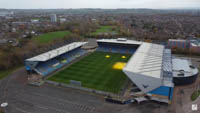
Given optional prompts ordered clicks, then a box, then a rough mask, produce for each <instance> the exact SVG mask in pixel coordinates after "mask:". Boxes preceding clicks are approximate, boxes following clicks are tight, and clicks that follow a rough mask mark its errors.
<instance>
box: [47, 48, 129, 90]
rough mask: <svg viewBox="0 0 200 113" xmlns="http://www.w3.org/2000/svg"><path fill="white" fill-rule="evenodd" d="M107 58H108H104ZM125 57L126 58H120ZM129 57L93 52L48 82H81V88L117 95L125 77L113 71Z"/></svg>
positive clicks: (119, 72)
mask: <svg viewBox="0 0 200 113" xmlns="http://www.w3.org/2000/svg"><path fill="white" fill-rule="evenodd" d="M106 56H109V57H106ZM122 56H126V58H122ZM130 56H131V55H127V54H118V53H105V52H94V53H91V54H90V55H89V56H86V57H85V58H83V59H81V60H80V61H78V62H76V63H74V64H72V65H71V66H69V67H67V68H66V69H64V70H62V71H60V72H58V73H56V74H55V75H53V76H52V77H50V78H48V80H52V81H56V82H61V83H67V84H69V82H70V80H76V81H81V82H82V86H83V87H87V88H92V89H97V90H102V91H107V92H112V93H118V92H119V91H120V89H121V87H122V85H123V84H124V83H125V81H126V79H127V77H126V75H125V74H124V73H123V72H122V70H120V69H114V68H113V67H114V65H115V64H116V63H117V62H118V63H119V62H122V63H126V62H127V61H128V59H129V58H130Z"/></svg>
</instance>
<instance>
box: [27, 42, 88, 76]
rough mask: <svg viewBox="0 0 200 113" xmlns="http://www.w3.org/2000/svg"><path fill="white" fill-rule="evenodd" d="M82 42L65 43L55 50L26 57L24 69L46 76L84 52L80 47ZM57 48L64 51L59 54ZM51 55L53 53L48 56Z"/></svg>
mask: <svg viewBox="0 0 200 113" xmlns="http://www.w3.org/2000/svg"><path fill="white" fill-rule="evenodd" d="M83 44H85V43H83ZM83 44H76V43H74V44H71V45H66V46H64V47H61V48H58V50H57V51H56V50H52V51H50V52H47V53H45V54H43V55H39V56H36V57H33V58H30V59H27V60H26V61H25V65H26V66H25V67H26V70H27V71H28V72H31V73H38V74H39V75H42V76H47V75H48V74H50V73H52V72H54V71H56V70H58V69H60V68H62V67H63V66H65V65H67V64H69V63H70V62H72V61H73V60H75V59H76V58H78V57H80V56H82V55H84V54H86V53H87V51H85V50H83V49H82V48H81V47H82V45H83ZM70 47H71V49H69V48H70ZM59 49H60V51H64V52H63V53H61V54H59V53H58V52H59ZM64 49H65V50H64ZM67 49H68V50H67ZM55 53H56V54H57V55H56V54H55ZM51 55H52V56H53V55H54V57H52V58H50V57H51ZM47 56H49V58H44V57H47ZM42 58H43V59H42Z"/></svg>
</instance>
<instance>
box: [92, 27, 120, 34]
mask: <svg viewBox="0 0 200 113" xmlns="http://www.w3.org/2000/svg"><path fill="white" fill-rule="evenodd" d="M113 27H115V26H101V27H100V28H99V29H97V30H96V32H93V33H91V34H92V35H101V34H104V33H110V34H118V33H119V30H118V28H117V27H116V29H115V30H114V29H113Z"/></svg>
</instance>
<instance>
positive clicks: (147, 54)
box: [25, 38, 198, 103]
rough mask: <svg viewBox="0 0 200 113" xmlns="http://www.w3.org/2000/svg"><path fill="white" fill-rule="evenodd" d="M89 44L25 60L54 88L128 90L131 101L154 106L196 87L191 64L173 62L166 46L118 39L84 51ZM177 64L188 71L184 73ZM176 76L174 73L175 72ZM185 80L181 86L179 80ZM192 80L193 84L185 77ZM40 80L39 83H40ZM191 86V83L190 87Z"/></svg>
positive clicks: (29, 68)
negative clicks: (151, 102) (180, 90)
mask: <svg viewBox="0 0 200 113" xmlns="http://www.w3.org/2000/svg"><path fill="white" fill-rule="evenodd" d="M87 44H88V42H74V43H71V44H68V45H65V46H62V47H60V48H57V49H55V50H51V51H49V52H46V53H43V54H40V55H38V56H35V57H32V58H29V59H26V60H25V68H26V70H27V73H28V75H29V76H30V75H31V76H32V77H33V78H34V77H36V76H39V77H40V78H42V79H45V80H47V81H52V82H53V83H58V84H66V85H67V86H70V85H72V86H75V87H80V88H87V89H91V91H97V92H98V91H102V92H109V93H112V94H119V93H121V92H123V90H124V89H125V90H128V88H126V86H127V85H126V84H127V83H128V82H129V81H131V87H130V90H129V99H128V101H123V103H130V102H133V101H132V100H137V101H143V100H155V101H159V102H164V103H170V102H171V100H172V98H173V88H174V83H175V85H176V83H177V84H180V83H179V82H181V84H189V83H193V82H194V81H195V79H196V76H197V73H198V70H197V68H195V67H194V66H192V64H191V63H188V61H187V60H184V61H183V60H179V61H178V60H174V59H177V58H173V57H172V54H171V50H170V49H166V48H165V47H164V46H163V45H159V44H153V43H147V42H140V41H134V40H127V39H125V38H118V39H101V40H97V44H98V46H97V47H96V48H94V47H91V49H88V47H87V49H84V48H85V47H84V46H86V45H87ZM176 62H186V63H183V64H184V65H186V66H187V67H188V68H187V70H185V68H184V69H182V67H180V66H179V65H175V64H177V63H176ZM174 70H175V71H174ZM179 72H181V73H182V74H181V77H180V78H179V80H177V79H175V80H174V78H175V77H177V76H178V77H179V76H180V74H178V73H179ZM184 72H185V73H187V76H186V77H188V76H190V77H192V78H193V79H191V82H189V83H188V80H189V79H187V78H186V77H185V76H184V74H183V73H184ZM37 80H38V78H37ZM186 81H187V82H186ZM104 94H105V93H104Z"/></svg>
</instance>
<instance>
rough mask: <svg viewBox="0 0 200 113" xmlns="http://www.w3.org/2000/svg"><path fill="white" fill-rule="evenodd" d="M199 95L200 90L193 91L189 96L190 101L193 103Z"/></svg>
mask: <svg viewBox="0 0 200 113" xmlns="http://www.w3.org/2000/svg"><path fill="white" fill-rule="evenodd" d="M199 95H200V90H197V91H194V92H193V93H192V95H191V100H192V101H194V100H196V99H197V98H198V97H199Z"/></svg>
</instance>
